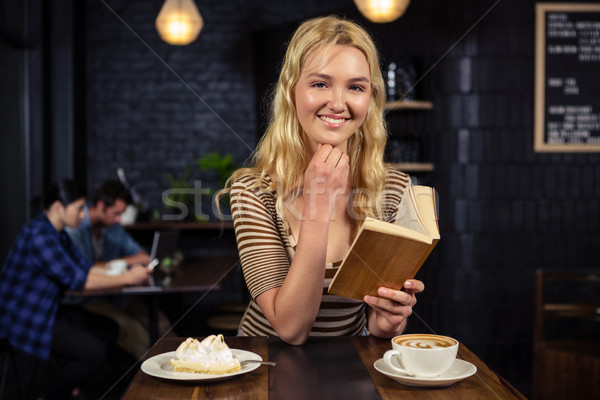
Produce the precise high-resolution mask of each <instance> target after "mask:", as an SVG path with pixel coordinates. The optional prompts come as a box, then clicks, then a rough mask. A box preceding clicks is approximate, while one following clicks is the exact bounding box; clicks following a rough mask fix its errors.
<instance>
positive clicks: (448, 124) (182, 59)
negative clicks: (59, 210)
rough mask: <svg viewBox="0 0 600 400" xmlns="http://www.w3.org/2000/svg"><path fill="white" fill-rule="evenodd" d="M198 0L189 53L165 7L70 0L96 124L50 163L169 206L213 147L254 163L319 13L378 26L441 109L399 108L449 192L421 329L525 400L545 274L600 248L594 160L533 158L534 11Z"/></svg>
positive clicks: (424, 0)
mask: <svg viewBox="0 0 600 400" xmlns="http://www.w3.org/2000/svg"><path fill="white" fill-rule="evenodd" d="M563 2H564V1H563ZM33 3H34V6H35V5H36V2H33ZM42 3H43V4H45V6H46V7H50V8H52V7H61V6H64V4H65V2H61V1H55V2H54V1H52V2H49V3H48V2H42ZM66 3H67V4H71V3H69V2H66ZM196 3H197V5H198V7H199V9H200V12H201V13H202V15H203V17H204V20H205V27H204V29H203V31H202V33H201V35H200V37H199V39H198V40H197V41H196V42H195V43H193V44H192V45H190V46H185V47H173V46H169V45H167V44H165V43H163V42H162V41H161V40H160V39H159V38H158V35H157V33H156V32H155V30H154V19H155V17H156V15H157V13H158V11H159V9H160V6H161V4H162V1H161V0H151V1H126V0H106V1H99V0H98V1H97V0H86V1H84V2H82V3H81V5H76V6H73V5H72V4H71V5H70V7H71V10H72V11H73V15H74V17H73V18H74V19H75V20H76V21H77V23H74V28H73V29H74V32H75V33H74V35H73V38H72V40H71V42H70V45H71V46H72V47H73V50H72V51H73V54H75V56H74V59H75V60H76V62H75V66H76V68H75V69H74V73H73V76H72V77H71V78H72V79H73V82H74V85H75V87H80V88H81V89H79V90H73V91H71V92H70V93H68V94H67V95H66V96H67V98H66V100H68V101H72V102H73V105H72V106H71V107H73V108H75V109H78V110H80V111H81V112H83V113H84V116H85V118H79V119H74V120H73V122H72V125H71V126H72V127H73V131H74V132H75V136H77V137H79V139H77V141H76V143H75V145H74V146H75V147H74V148H75V154H73V153H69V152H68V151H66V152H64V153H62V152H61V150H60V149H58V150H55V151H54V152H52V153H51V154H50V155H47V156H46V157H47V158H48V157H49V158H61V157H66V158H67V159H69V160H73V162H74V164H75V171H76V172H77V173H79V174H81V173H82V171H83V172H84V174H83V176H84V177H85V178H84V179H83V180H84V184H85V185H86V186H87V187H88V189H91V188H94V187H96V186H97V185H98V184H99V183H100V182H101V181H103V180H105V179H108V178H111V179H112V178H115V177H116V170H117V168H119V167H122V168H124V170H125V172H126V174H127V176H128V178H129V179H130V180H131V181H133V182H134V183H135V184H136V187H137V189H138V190H139V191H140V193H141V194H142V195H143V196H144V197H145V198H146V199H147V200H148V201H149V202H150V203H151V205H152V206H153V207H154V208H156V209H159V210H160V209H162V200H161V199H162V197H161V196H162V192H163V191H164V190H165V189H167V188H168V187H169V185H168V180H167V173H169V172H170V173H174V174H176V175H179V174H181V173H183V171H184V170H185V168H186V166H188V165H190V164H192V163H193V162H194V161H195V160H196V159H197V158H199V157H201V156H202V155H204V154H206V153H207V152H211V151H219V152H221V153H223V154H225V153H230V154H232V155H233V156H234V159H235V162H236V163H237V164H238V165H239V164H242V163H244V161H245V160H246V159H247V157H248V156H249V155H250V153H251V150H252V149H253V147H254V145H255V143H256V140H257V138H258V137H259V136H260V132H259V130H258V129H257V125H258V124H259V117H258V116H257V112H256V110H257V109H258V110H260V109H261V104H260V102H259V101H257V98H258V99H262V98H263V94H262V90H263V89H264V86H263V84H264V82H265V80H267V81H268V79H269V76H274V74H275V73H276V67H277V65H276V63H275V62H273V59H277V53H278V52H281V50H282V48H283V47H282V46H283V44H284V43H283V41H284V40H285V39H284V38H285V37H286V33H285V32H288V31H291V30H293V29H294V27H295V25H296V24H297V22H298V21H301V20H304V19H305V18H307V17H312V16H316V15H320V14H327V13H330V12H336V13H338V14H343V15H347V16H349V17H352V18H354V19H356V20H357V21H359V22H360V23H362V24H363V25H364V26H365V27H367V29H369V30H370V31H371V32H372V33H373V35H374V37H375V39H376V41H377V43H378V45H379V47H380V49H381V55H382V64H384V65H386V64H388V63H389V62H391V61H401V60H410V61H413V62H415V63H416V65H418V67H419V68H418V69H419V77H420V78H419V79H420V81H419V84H418V86H417V88H416V89H417V93H418V94H419V97H421V98H423V99H426V100H431V101H432V102H433V103H434V109H433V110H431V111H424V112H417V113H415V112H410V113H398V112H393V113H390V114H389V117H390V118H391V119H393V129H394V132H392V137H393V136H394V135H396V137H397V136H398V135H400V136H401V135H402V132H401V131H402V129H409V130H410V132H419V134H420V136H419V139H418V140H419V142H420V145H421V147H422V155H421V157H422V159H423V160H425V161H431V162H433V163H434V164H435V170H434V171H433V172H431V173H419V174H415V175H414V179H415V180H416V181H418V182H422V183H426V184H430V185H434V186H435V187H436V188H437V190H438V192H439V195H440V199H441V201H440V227H441V230H442V240H441V242H440V243H439V245H438V248H437V249H436V250H435V252H434V253H433V254H432V257H431V258H430V260H429V261H428V262H427V264H426V265H425V266H424V268H423V270H422V271H421V273H420V275H419V277H420V278H421V279H422V280H423V281H424V282H425V284H426V286H427V288H426V292H424V293H423V294H422V295H421V296H419V303H418V305H417V306H416V308H415V312H416V314H417V316H416V317H413V318H412V319H411V321H412V322H411V329H414V330H426V329H432V330H434V331H436V332H438V333H441V334H448V335H452V336H455V337H457V338H458V339H459V340H461V341H462V342H464V343H465V344H466V345H467V346H469V347H470V348H471V349H472V350H473V351H474V352H475V353H476V354H478V355H479V356H480V357H481V358H482V359H483V360H484V361H485V362H487V363H488V364H489V365H490V366H491V367H492V368H493V369H495V370H497V371H498V372H500V373H501V374H502V375H503V376H504V377H506V378H507V379H508V380H509V381H510V382H512V383H513V384H514V385H516V386H517V388H518V389H520V390H521V391H523V393H524V394H526V395H528V394H529V390H530V382H531V348H532V315H533V314H532V313H533V288H534V287H533V278H534V271H535V270H536V269H537V268H565V269H574V268H590V269H596V270H598V266H597V263H596V262H595V261H596V260H597V258H598V253H599V251H598V249H599V248H600V230H599V229H598V223H599V222H600V217H599V209H598V198H599V197H600V193H599V191H600V189H599V187H600V185H599V184H600V167H598V165H599V164H598V161H600V157H599V155H598V154H582V153H579V154H567V153H565V154H560V153H559V154H540V153H534V152H533V81H534V6H535V2H534V1H532V0H500V1H492V0H489V1H487V0H486V1H467V0H463V1H452V2H448V1H443V0H420V1H413V2H412V4H411V5H410V6H409V8H408V11H407V12H406V14H405V16H403V17H402V18H401V19H399V20H398V21H396V22H393V23H391V24H386V25H375V24H370V23H368V22H367V21H365V20H364V19H363V18H362V17H361V16H360V15H358V14H357V12H356V9H355V6H354V4H353V2H352V1H350V0H345V1H342V0H335V1H333V0H332V1H329V2H318V1H303V2H297V1H292V0H282V1H278V2H267V1H258V0H254V1H247V0H246V1H242V0H231V1H227V2H223V1H220V0H202V1H197V2H196ZM31 8H33V9H35V8H36V7H31ZM30 12H31V10H30ZM56 18H58V17H56ZM23 51H24V52H27V50H23ZM273 57H275V58H273ZM46 65H47V62H45V63H41V65H40V69H41V70H45V68H46V67H45V66H46ZM82 66H84V69H83V70H82V71H81V70H79V69H78V68H81V67H82ZM77 71H80V72H77ZM46 80H47V81H51V79H50V78H48V77H47V78H46ZM3 82H4V84H6V79H5V78H3ZM55 84H57V83H55ZM16 92H20V91H19V90H17V91H16ZM69 99H70V100H69ZM55 101H58V102H60V98H56V99H55ZM47 114H48V116H47V117H46V120H49V119H52V118H57V117H53V115H55V114H56V112H54V113H53V112H48V113H47ZM31 118H32V119H36V116H35V115H33V116H31ZM403 124H404V125H403ZM407 126H408V128H407ZM7 129H13V127H7ZM15 137H16V138H18V137H19V135H18V134H17V135H15ZM70 140H71V141H74V140H75V139H73V138H71V139H70ZM11 146H18V145H17V144H14V145H11ZM12 148H15V149H16V148H17V147H12ZM82 154H84V155H85V157H82V156H81V155H82ZM50 165H52V163H50ZM49 168H52V167H49ZM7 171H10V172H9V173H8V175H9V178H10V179H16V178H17V177H18V176H19V175H18V174H19V171H18V170H17V169H11V168H6V169H3V173H7ZM46 175H47V176H52V175H51V174H48V173H47V174H46ZM36 176H38V175H36ZM198 178H199V179H203V177H202V176H198ZM7 179H8V178H7ZM5 182H9V181H5V178H4V175H3V182H2V183H3V185H4V184H5ZM23 190H24V189H23ZM17 192H18V193H22V190H17ZM6 193H7V192H6V190H4V189H3V197H4V196H5V195H6ZM7 236H9V235H7ZM565 290H568V288H566V289H565ZM419 319H420V320H422V321H423V322H421V321H419Z"/></svg>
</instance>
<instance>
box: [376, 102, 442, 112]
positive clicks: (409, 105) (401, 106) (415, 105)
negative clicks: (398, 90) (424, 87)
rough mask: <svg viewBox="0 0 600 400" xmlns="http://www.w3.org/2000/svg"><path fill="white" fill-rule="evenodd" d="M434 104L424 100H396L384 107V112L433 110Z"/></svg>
mask: <svg viewBox="0 0 600 400" xmlns="http://www.w3.org/2000/svg"><path fill="white" fill-rule="evenodd" d="M432 108H433V103H432V102H431V101H424V100H396V101H388V102H386V103H385V105H384V106H383V109H384V110H431V109H432Z"/></svg>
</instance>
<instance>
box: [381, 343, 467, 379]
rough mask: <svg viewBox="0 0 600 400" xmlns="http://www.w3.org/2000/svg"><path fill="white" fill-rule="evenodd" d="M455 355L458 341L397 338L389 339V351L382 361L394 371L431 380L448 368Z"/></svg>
mask: <svg viewBox="0 0 600 400" xmlns="http://www.w3.org/2000/svg"><path fill="white" fill-rule="evenodd" d="M457 352H458V341H457V340H456V339H453V338H451V337H448V336H440V335H430V334H425V333H423V334H421V333H418V334H409V335H400V336H396V337H395V338H393V339H392V350H388V351H386V352H385V354H384V355H383V361H384V362H385V364H386V365H387V366H388V367H389V368H391V369H392V370H393V371H396V372H400V373H402V374H405V375H411V376H419V377H424V378H433V377H436V376H439V375H441V374H443V373H444V372H446V371H447V370H448V369H450V367H451V366H452V363H454V360H455V359H456V353H457Z"/></svg>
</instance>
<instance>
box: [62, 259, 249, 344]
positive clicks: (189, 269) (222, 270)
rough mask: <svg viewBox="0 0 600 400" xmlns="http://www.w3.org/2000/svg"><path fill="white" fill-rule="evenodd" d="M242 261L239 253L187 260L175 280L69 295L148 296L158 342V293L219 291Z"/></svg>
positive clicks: (153, 336) (70, 293)
mask: <svg viewBox="0 0 600 400" xmlns="http://www.w3.org/2000/svg"><path fill="white" fill-rule="evenodd" d="M238 263H239V257H238V256H237V255H219V256H215V257H212V258H206V259H195V260H189V261H187V260H186V261H185V263H184V265H183V266H182V267H181V268H180V269H179V270H178V271H177V272H176V273H175V275H174V276H173V277H172V279H170V280H169V281H168V282H166V283H165V284H163V285H157V286H128V287H123V288H114V289H94V290H81V291H67V292H65V297H102V296H143V297H145V298H146V300H147V301H148V323H149V327H148V335H149V336H150V343H155V342H156V340H157V339H158V296H161V295H167V294H178V293H179V294H181V293H201V292H206V291H211V290H218V289H220V288H221V284H222V282H223V281H224V280H225V278H226V277H227V276H228V275H229V274H230V273H231V271H232V270H233V269H234V268H235V267H236V266H237V265H238ZM155 272H156V271H155Z"/></svg>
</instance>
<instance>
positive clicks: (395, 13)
mask: <svg viewBox="0 0 600 400" xmlns="http://www.w3.org/2000/svg"><path fill="white" fill-rule="evenodd" d="M354 3H355V4H356V7H357V8H358V11H360V12H361V14H362V15H364V16H365V18H367V19H368V20H369V21H371V22H377V23H384V22H392V21H394V20H396V19H398V18H400V17H401V16H402V14H404V11H406V8H407V7H408V5H409V4H410V0H354Z"/></svg>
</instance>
